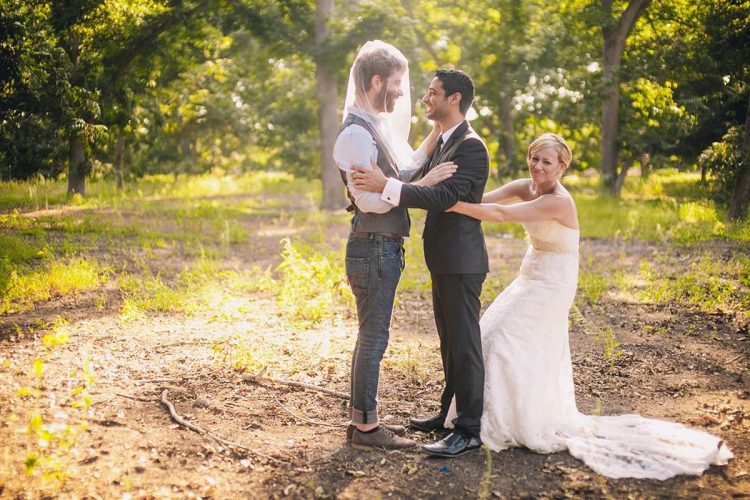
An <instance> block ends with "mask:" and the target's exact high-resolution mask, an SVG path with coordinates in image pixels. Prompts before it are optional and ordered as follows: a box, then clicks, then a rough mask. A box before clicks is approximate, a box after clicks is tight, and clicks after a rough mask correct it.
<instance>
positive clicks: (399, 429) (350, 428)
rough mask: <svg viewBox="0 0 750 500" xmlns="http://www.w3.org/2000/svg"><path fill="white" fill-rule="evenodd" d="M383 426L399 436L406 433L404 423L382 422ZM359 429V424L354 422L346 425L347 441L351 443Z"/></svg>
mask: <svg viewBox="0 0 750 500" xmlns="http://www.w3.org/2000/svg"><path fill="white" fill-rule="evenodd" d="M380 425H381V426H382V427H385V428H386V429H388V430H389V431H391V432H392V433H394V434H395V435H397V436H403V435H405V434H406V427H404V426H403V425H388V424H380ZM356 429H357V426H356V425H354V424H349V425H347V426H346V442H347V443H351V442H352V435H354V431H355V430H356Z"/></svg>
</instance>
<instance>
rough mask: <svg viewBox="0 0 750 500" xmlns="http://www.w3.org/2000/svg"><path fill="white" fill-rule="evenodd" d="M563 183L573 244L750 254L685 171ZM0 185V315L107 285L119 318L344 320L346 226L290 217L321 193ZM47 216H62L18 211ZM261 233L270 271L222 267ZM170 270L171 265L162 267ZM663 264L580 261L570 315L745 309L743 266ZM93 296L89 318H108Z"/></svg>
mask: <svg viewBox="0 0 750 500" xmlns="http://www.w3.org/2000/svg"><path fill="white" fill-rule="evenodd" d="M564 182H565V184H566V185H567V186H568V187H569V189H570V190H571V192H572V193H573V196H574V197H575V199H576V202H577V204H578V210H579V216H580V222H581V228H582V237H583V238H589V239H592V238H593V239H606V240H615V241H620V240H623V241H625V240H628V241H630V240H638V241H646V242H655V243H667V244H671V245H673V246H678V247H684V246H688V247H695V248H697V249H699V253H700V252H702V251H703V250H700V249H701V245H706V244H709V245H711V244H712V243H713V242H719V241H723V242H727V243H728V244H731V245H738V246H739V247H740V248H746V247H747V244H748V242H750V222H748V221H747V220H745V221H742V222H731V223H730V222H728V221H727V220H726V216H725V212H724V210H723V208H721V207H718V206H717V205H715V203H714V202H713V201H712V200H711V198H710V193H709V191H708V189H707V188H706V187H705V186H703V185H702V184H700V182H699V174H697V173H695V172H688V173H685V172H678V171H674V170H660V171H656V172H655V173H654V174H652V175H651V176H650V177H649V178H648V179H642V178H640V177H630V178H628V179H627V181H626V183H625V187H624V189H623V195H622V198H621V199H614V198H611V197H609V196H607V195H603V194H601V190H600V186H599V180H598V178H597V177H595V176H594V177H591V176H586V175H570V176H568V177H566V179H565V180H564ZM0 187H1V188H2V189H0V193H2V194H0V211H1V210H6V213H4V214H2V215H0V251H1V253H0V255H1V257H0V314H9V313H11V312H14V311H22V310H27V309H28V308H30V307H33V306H34V305H35V304H37V303H40V302H44V301H49V300H52V299H53V298H56V297H62V296H68V295H74V294H77V293H81V292H83V291H88V290H94V289H97V288H99V287H101V286H102V285H103V284H105V283H107V282H109V283H111V284H112V285H113V286H114V287H115V288H116V289H117V290H118V291H119V293H120V297H121V305H120V312H121V315H122V319H125V320H127V319H132V318H136V317H142V316H143V315H147V314H152V313H167V314H171V313H174V314H192V313H193V312H195V311H199V310H205V309H206V308H212V309H214V310H216V311H217V315H218V316H221V317H225V318H229V317H239V316H241V314H243V311H246V310H248V308H249V307H251V306H249V305H248V301H247V300H246V299H243V298H242V294H256V293H261V294H266V295H269V294H270V295H273V296H275V297H276V300H277V304H278V306H279V307H280V308H281V309H282V310H284V311H285V319H286V320H288V321H290V322H291V323H292V324H295V325H296V326H297V327H301V328H307V327H312V326H315V325H317V324H320V323H321V322H327V321H333V320H335V318H336V317H338V316H339V315H340V314H341V311H348V310H353V308H354V306H353V297H352V294H351V291H350V290H349V288H348V285H347V284H346V281H345V273H344V269H343V261H344V259H343V253H344V246H343V242H339V243H336V244H333V245H332V243H331V239H330V237H329V234H328V233H329V230H330V229H329V228H331V227H333V226H336V227H345V226H346V224H347V223H348V218H349V216H348V215H347V214H342V213H325V212H321V211H318V210H300V209H299V205H300V203H301V201H300V200H306V203H307V206H315V204H316V203H317V200H318V199H319V198H320V183H319V182H317V181H316V182H309V181H306V180H303V179H295V178H294V177H292V176H291V175H289V174H284V173H266V172H255V173H248V174H243V175H239V176H231V175H224V174H220V173H218V174H205V175H200V176H194V177H188V176H180V177H175V176H172V175H152V176H147V177H144V178H143V179H140V180H139V181H138V182H137V183H134V184H130V185H128V186H127V188H126V190H125V191H124V192H118V191H117V190H116V189H115V187H114V184H113V183H112V182H110V181H102V180H97V181H95V182H90V183H89V186H88V188H89V189H88V193H89V196H88V197H87V198H85V199H82V198H74V199H72V200H68V201H66V199H65V197H64V191H65V185H64V182H63V181H49V180H44V179H34V180H32V181H27V182H7V183H3V185H2V186H0ZM488 189H491V187H489V188H488ZM48 208H49V209H53V208H58V209H62V210H61V211H60V212H50V211H45V212H43V213H41V214H34V216H27V215H26V214H25V213H23V212H27V211H29V210H45V209H48ZM412 219H413V225H412V234H411V238H410V239H409V240H408V241H407V244H406V268H405V270H404V273H403V275H402V278H401V282H400V285H399V294H398V295H399V296H403V294H407V295H408V294H419V295H424V294H427V293H429V290H430V279H429V273H428V272H427V270H426V268H425V266H424V253H423V248H422V241H421V235H420V234H419V232H420V231H421V227H422V224H423V220H424V212H422V211H419V210H414V211H412ZM259 224H262V225H263V226H264V227H267V228H272V229H273V230H282V231H280V232H282V233H283V232H284V229H285V228H286V229H288V231H287V232H288V233H289V234H293V235H294V236H292V237H287V238H288V239H285V240H282V239H281V238H280V240H281V242H280V243H279V247H278V252H279V259H278V260H277V262H280V265H279V266H278V267H276V265H274V266H267V267H265V268H263V269H261V268H251V269H237V268H236V267H233V266H234V265H233V264H230V263H229V260H228V259H229V257H230V256H231V255H233V252H235V251H236V250H235V249H236V248H243V250H242V251H247V247H248V243H249V242H251V241H252V240H253V238H254V235H256V234H257V230H258V227H259ZM484 230H485V233H486V234H488V235H494V236H495V237H496V236H497V235H504V237H506V238H509V239H517V238H522V237H524V233H523V229H522V227H521V226H520V225H519V224H485V225H484ZM671 258H672V257H666V259H671ZM165 259H167V260H165ZM168 259H174V260H175V265H172V266H167V267H166V268H165V267H164V263H165V262H168V261H169V260H168ZM664 265H666V264H660V265H659V266H658V269H654V270H651V271H648V270H647V268H646V267H645V266H644V267H643V268H642V269H641V272H639V273H636V277H635V278H633V277H627V276H625V274H626V273H619V274H618V273H614V274H613V273H611V272H609V269H607V265H606V263H603V264H601V265H600V264H599V263H591V262H585V261H584V262H582V266H581V273H580V278H579V293H578V303H579V304H587V305H589V306H593V305H595V304H597V303H598V302H599V301H601V300H603V298H604V297H605V296H606V295H607V294H608V293H626V294H629V295H630V296H631V297H636V298H637V299H638V300H646V301H652V302H660V303H661V302H666V301H674V300H678V301H682V302H684V303H687V304H695V305H697V306H698V307H700V308H703V309H704V310H738V309H739V310H742V308H745V309H747V305H748V304H747V299H745V298H744V296H745V295H746V294H745V292H746V290H747V287H748V285H747V281H748V279H749V278H747V275H748V270H747V263H746V259H745V260H743V259H741V258H739V257H737V258H734V259H733V260H731V261H725V262H721V263H719V262H716V261H713V260H712V259H710V258H706V259H704V260H702V261H701V262H700V263H698V264H694V265H686V266H683V268H681V269H680V270H679V271H676V272H674V273H662V272H661V271H660V269H662V268H663V267H664ZM515 274H516V269H510V268H507V269H505V268H503V269H500V270H493V273H491V274H490V275H489V276H488V279H487V281H486V282H485V285H484V295H483V298H487V299H488V300H489V299H491V298H492V297H494V296H496V295H497V294H498V293H499V292H500V291H501V290H502V289H503V288H504V287H505V286H507V284H508V283H509V282H510V281H511V280H512V279H513V277H514V276H515ZM743 294H745V295H743ZM102 297H103V296H101V295H100V298H98V299H97V304H98V307H104V304H105V299H104V298H102ZM398 300H399V297H397V301H398Z"/></svg>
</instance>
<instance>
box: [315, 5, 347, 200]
mask: <svg viewBox="0 0 750 500" xmlns="http://www.w3.org/2000/svg"><path fill="white" fill-rule="evenodd" d="M333 13H334V0H317V11H316V20H315V45H316V46H317V47H326V45H327V44H328V43H330V41H331V24H330V23H331V17H332V15H333ZM330 53H331V51H330V50H327V51H326V50H322V51H321V52H319V53H318V54H317V56H316V57H315V79H316V81H317V94H318V130H319V131H320V166H321V167H320V168H321V179H322V180H323V199H322V200H321V203H320V206H321V208H323V209H326V210H333V209H338V208H342V207H344V202H345V199H344V196H343V189H342V187H341V176H340V175H339V171H338V167H337V166H336V163H335V162H334V161H333V146H334V144H335V142H336V134H337V132H338V128H339V123H338V119H337V115H338V91H337V89H336V73H335V72H334V71H333V68H332V67H331V64H330V62H329V58H330Z"/></svg>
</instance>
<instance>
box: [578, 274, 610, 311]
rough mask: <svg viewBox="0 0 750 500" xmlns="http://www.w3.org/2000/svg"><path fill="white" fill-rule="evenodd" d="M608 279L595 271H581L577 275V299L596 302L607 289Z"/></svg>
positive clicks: (589, 302) (591, 302)
mask: <svg viewBox="0 0 750 500" xmlns="http://www.w3.org/2000/svg"><path fill="white" fill-rule="evenodd" d="M609 286H610V284H609V281H608V280H607V279H606V278H605V277H604V276H603V275H601V274H599V273H596V272H585V271H584V272H581V273H580V274H579V276H578V294H577V298H578V300H582V301H584V302H586V303H588V304H596V303H597V302H598V301H599V299H601V298H602V296H603V295H604V294H605V293H606V292H607V290H609Z"/></svg>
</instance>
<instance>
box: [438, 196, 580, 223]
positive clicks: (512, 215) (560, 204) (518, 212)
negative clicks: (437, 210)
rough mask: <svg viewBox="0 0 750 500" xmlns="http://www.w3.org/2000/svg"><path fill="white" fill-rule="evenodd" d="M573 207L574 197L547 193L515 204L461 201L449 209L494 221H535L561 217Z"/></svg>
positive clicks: (449, 210)
mask: <svg viewBox="0 0 750 500" xmlns="http://www.w3.org/2000/svg"><path fill="white" fill-rule="evenodd" d="M573 209H574V207H573V200H572V199H570V198H568V197H566V196H563V195H558V194H545V195H543V196H540V197H539V198H537V199H535V200H532V201H522V202H520V203H515V204H513V205H498V204H496V203H466V202H463V201H459V202H458V203H456V204H455V205H453V206H452V207H451V208H449V209H448V210H447V211H448V212H456V213H459V214H464V215H468V216H469V217H473V218H474V219H479V220H486V221H493V222H534V221H540V220H549V219H559V218H561V217H564V216H565V215H566V214H568V213H569V211H571V210H573Z"/></svg>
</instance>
